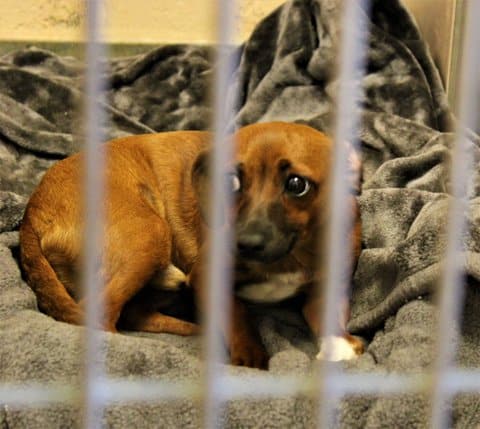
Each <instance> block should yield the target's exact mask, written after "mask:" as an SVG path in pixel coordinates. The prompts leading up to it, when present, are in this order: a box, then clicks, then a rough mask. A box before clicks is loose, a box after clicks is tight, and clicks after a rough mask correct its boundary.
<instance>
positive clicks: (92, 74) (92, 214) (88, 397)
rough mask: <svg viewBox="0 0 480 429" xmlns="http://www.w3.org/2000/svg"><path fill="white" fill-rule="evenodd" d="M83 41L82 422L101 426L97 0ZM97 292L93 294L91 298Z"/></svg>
mask: <svg viewBox="0 0 480 429" xmlns="http://www.w3.org/2000/svg"><path fill="white" fill-rule="evenodd" d="M85 6H86V17H87V28H86V35H87V44H86V64H87V70H86V82H85V86H86V87H85V90H86V95H85V119H86V133H85V135H86V142H85V143H86V149H85V165H84V172H85V178H84V192H85V200H84V204H85V206H84V210H85V212H84V213H85V231H84V234H85V235H84V237H85V243H84V256H83V258H84V260H83V263H84V266H83V269H84V272H83V287H84V292H85V297H86V311H85V317H86V321H85V324H86V331H85V335H86V338H85V384H84V386H83V388H84V390H83V407H84V416H83V418H84V420H83V424H84V427H85V428H88V429H93V428H99V427H100V426H101V414H102V405H101V404H100V402H101V401H100V396H99V394H100V393H99V392H100V391H101V389H99V384H98V383H99V381H100V378H101V375H102V372H103V371H102V370H103V368H102V366H101V363H100V362H101V359H100V358H101V355H100V347H99V345H100V333H99V332H98V331H96V329H98V327H99V326H100V325H101V321H102V317H101V314H102V308H101V302H99V300H98V291H99V290H101V289H102V279H101V277H100V273H99V270H98V267H99V266H100V262H101V253H102V247H103V240H102V234H103V204H102V202H103V197H104V186H103V185H104V179H103V164H104V154H103V152H102V150H101V143H102V141H103V135H102V129H101V127H102V124H103V122H104V114H103V109H102V107H101V104H100V101H99V99H100V97H101V94H102V93H103V89H104V82H103V79H102V65H101V61H102V60H104V59H105V55H104V54H105V52H104V49H103V46H102V42H101V25H102V22H101V12H102V11H101V8H102V6H103V3H102V1H101V0H86V3H85ZM96 297H97V299H96Z"/></svg>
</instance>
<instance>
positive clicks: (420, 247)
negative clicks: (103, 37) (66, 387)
mask: <svg viewBox="0 0 480 429" xmlns="http://www.w3.org/2000/svg"><path fill="white" fill-rule="evenodd" d="M336 7H337V1H335V0H316V1H315V0H294V1H290V2H288V3H286V4H285V5H284V6H283V7H281V8H279V9H278V10H277V11H275V12H274V13H272V14H271V15H270V16H268V17H267V18H265V19H264V20H263V21H262V22H260V23H259V24H258V26H257V28H256V29H255V31H254V32H253V34H252V35H251V37H250V38H249V40H248V41H246V43H245V44H244V45H243V46H242V47H240V48H239V50H238V54H239V57H238V58H239V61H238V64H237V68H236V71H235V75H234V76H232V90H237V91H239V94H240V100H239V106H238V111H237V114H236V117H235V121H236V124H237V125H243V124H248V123H254V122H258V121H269V120H285V121H297V122H304V123H308V124H310V125H312V126H314V127H317V128H319V129H322V130H325V131H329V129H330V125H329V124H330V117H331V111H332V96H333V93H334V89H335V86H336V80H335V78H334V76H333V74H332V73H331V66H332V64H333V62H334V61H335V54H334V51H333V49H332V46H333V45H335V42H336V37H337V31H338V28H337V26H338V23H337V22H336V21H335V20H334V19H333V18H332V17H333V16H334V15H333V14H334V12H335V8H336ZM370 23H371V25H370V28H369V30H370V32H371V34H370V38H369V49H368V53H367V57H368V66H367V73H366V75H365V77H363V80H362V84H363V88H364V90H365V94H364V100H363V106H364V109H363V119H362V123H361V128H360V134H359V135H360V139H361V141H362V155H363V183H362V191H361V195H360V196H359V203H360V207H361V216H362V221H363V247H364V248H363V251H362V254H361V257H360V261H359V263H358V267H357V270H356V273H355V286H354V289H353V293H352V319H351V321H350V324H349V328H350V330H351V331H352V332H353V333H355V334H358V335H362V336H363V337H365V338H366V339H367V341H368V347H367V351H366V353H365V354H364V355H362V356H361V357H359V358H358V359H357V360H354V361H350V362H348V363H347V364H345V368H346V369H347V370H351V371H367V372H377V373H378V372H379V373H391V372H393V373H398V372H400V373H410V374H411V373H418V372H421V371H422V370H425V369H426V368H428V366H429V364H430V363H431V362H432V355H431V347H432V344H433V341H434V332H435V321H436V309H435V307H434V305H433V304H432V303H431V292H432V291H433V290H434V288H435V286H436V285H437V284H438V277H439V273H440V271H441V254H442V250H443V249H444V246H445V234H444V233H443V227H444V225H445V219H446V207H447V203H448V200H449V195H448V188H449V174H448V168H447V164H448V160H449V157H450V152H451V151H450V148H451V145H452V143H453V141H454V137H453V135H452V134H451V133H449V131H450V130H451V126H452V125H451V124H452V117H451V114H450V112H449V110H448V107H447V105H446V98H445V94H444V91H443V88H442V85H441V82H440V79H439V75H438V72H437V70H436V68H435V66H434V65H433V62H432V59H431V57H430V55H429V53H428V49H427V47H426V46H425V44H424V42H423V41H422V40H421V38H420V36H419V33H418V30H417V29H416V27H415V25H414V23H413V22H412V19H411V17H410V16H409V15H408V13H407V12H406V11H405V10H404V9H403V8H402V6H401V5H400V4H399V2H398V1H397V0H389V1H384V0H378V1H374V2H373V10H372V13H371V18H370ZM109 66H110V68H109V75H108V77H109V78H110V82H111V87H110V88H109V90H108V93H107V104H106V109H107V111H108V112H109V118H110V121H109V123H108V126H107V127H106V129H105V132H106V134H107V135H108V137H115V136H120V135H126V134H136V133H145V132H156V131H165V130H175V129H205V128H207V127H208V124H209V119H210V114H211V109H210V107H209V105H208V92H207V87H208V83H209V79H210V78H211V75H212V71H213V69H214V66H215V65H214V63H213V62H212V60H211V55H210V50H209V49H208V48H205V47H198V46H165V47H160V48H158V49H156V50H153V51H151V52H148V53H147V54H144V55H138V56H135V57H129V58H119V59H113V60H110V61H109ZM82 76H83V65H82V63H81V62H79V61H78V60H76V59H74V58H68V57H59V56H56V55H55V54H53V53H51V52H47V51H43V50H40V49H35V48H30V49H25V50H21V51H17V52H12V53H10V54H8V55H5V56H3V57H1V58H0V160H1V161H0V162H1V171H0V233H1V234H0V270H1V276H0V344H1V347H0V382H2V383H3V382H16V383H21V382H29V381H39V382H44V383H48V384H51V383H55V382H61V383H69V382H78V380H79V369H80V367H81V351H80V346H79V344H80V338H81V333H82V329H83V328H80V327H76V326H70V325H67V324H64V323H60V322H56V321H54V320H52V319H51V318H49V317H48V316H46V315H44V314H42V313H40V312H39V311H38V309H37V305H36V300H35V296H34V294H33V293H32V291H31V290H30V289H29V287H28V286H27V285H26V284H25V283H24V281H23V280H22V277H21V272H20V269H19V266H18V259H17V257H18V232H17V230H18V226H19V222H20V220H21V217H22V214H23V210H24V207H25V204H26V201H27V199H28V196H29V194H30V193H31V192H32V190H33V188H34V186H35V185H36V184H37V183H38V181H39V179H40V178H41V176H42V174H43V172H44V171H45V170H46V169H47V168H48V167H49V166H51V165H52V164H53V163H54V162H55V161H56V160H58V159H61V158H63V157H65V156H67V155H69V154H71V153H74V152H76V151H77V150H79V149H80V143H79V142H81V136H80V134H81V133H80V132H79V130H80V125H79V124H80V121H79V114H78V113H79V106H80V98H81V79H82ZM471 153H472V156H473V157H474V159H475V163H476V164H478V159H479V157H480V151H479V148H478V141H477V140H476V139H475V138H472V144H471ZM477 170H478V168H477ZM474 180H475V183H474V186H473V187H472V192H471V195H470V197H471V211H470V212H469V215H468V216H469V230H470V234H468V236H466V238H465V261H466V272H467V276H466V286H465V287H466V290H467V293H466V296H467V299H466V304H465V307H464V320H463V325H462V332H461V336H460V341H459V350H458V356H457V359H458V363H459V364H460V365H461V366H463V367H477V366H478V365H479V363H480V352H479V350H480V334H479V333H480V330H477V329H476V328H477V327H478V326H480V318H479V316H477V312H476V311H475V309H478V307H479V305H480V294H479V290H478V288H477V287H476V285H477V284H478V281H479V280H480V259H479V257H480V255H479V251H480V242H479V240H478V237H479V236H480V235H479V234H480V207H479V205H480V199H479V194H480V181H479V179H478V177H475V179H474ZM253 310H254V311H255V310H256V311H255V313H256V315H255V317H256V318H257V320H258V326H259V328H260V331H261V335H262V338H263V341H264V343H265V345H266V347H267V350H268V352H269V353H270V356H271V359H270V368H269V374H271V375H272V377H274V376H275V375H277V374H306V373H307V374H308V373H309V371H311V366H312V361H313V358H314V356H315V353H316V352H317V350H318V344H316V342H315V341H312V339H311V337H310V335H309V333H308V330H307V329H306V326H305V323H304V321H303V319H302V317H301V315H300V313H299V311H298V309H297V308H296V307H295V305H291V306H285V307H279V308H261V309H258V308H257V309H253ZM101 339H102V343H103V346H104V350H105V353H106V370H107V372H108V374H109V376H112V377H127V378H128V379H135V378H136V377H146V378H148V379H152V380H167V381H176V380H190V379H194V380H197V379H198V377H199V375H200V373H201V369H202V362H201V358H200V356H199V350H200V341H199V339H198V338H182V337H177V336H173V335H167V334H162V335H153V334H151V335H148V334H138V333H124V334H108V333H105V334H102V335H101ZM228 370H229V372H231V373H233V374H237V375H238V376H240V377H249V376H251V375H253V374H255V373H256V370H253V369H248V368H233V367H232V368H229V369H228ZM312 410H313V408H312V404H311V403H310V402H309V401H308V400H306V399H305V398H303V397H301V396H298V397H283V398H272V399H262V400H256V399H255V398H251V399H248V400H245V399H243V400H234V401H230V402H229V403H228V404H227V407H226V408H225V413H224V416H223V419H224V420H223V423H224V424H225V425H226V427H272V428H273V427H275V428H277V427H281V428H294V427H298V428H301V427H311V426H312V425H313V413H312ZM427 410H428V402H427V400H426V398H425V397H423V396H421V395H414V394H411V395H393V396H387V397H379V396H375V395H368V396H367V395H359V396H352V397H346V398H344V399H343V401H342V402H341V404H340V405H339V408H338V422H337V424H338V427H344V428H378V427H385V428H392V427H405V428H407V427H408V428H410V427H424V426H426V425H427V415H428V413H427ZM452 414H453V423H454V425H455V426H456V427H472V426H474V425H476V424H478V423H479V422H480V398H479V396H477V395H458V396H457V397H456V398H455V402H454V407H453V413H452ZM200 415H201V413H200V411H199V409H198V408H196V406H195V404H194V403H193V402H192V401H189V400H181V401H173V402H168V403H165V402H162V401H160V400H158V401H155V402H150V403H148V404H141V403H131V404H127V405H126V404H122V405H112V406H109V407H107V409H106V411H105V414H104V423H105V426H106V427H112V428H125V427H138V428H143V427H165V428H173V427H182V428H184V427H185V428H189V427H191V428H194V427H198V419H199V418H200ZM78 421H79V415H78V409H76V408H75V407H71V406H68V405H55V406H49V407H46V408H35V407H31V408H28V409H15V408H12V407H11V406H9V405H8V404H4V405H3V406H2V407H1V409H0V425H1V427H4V428H7V427H8V428H10V429H12V428H61V427H74V426H76V425H77V424H78Z"/></svg>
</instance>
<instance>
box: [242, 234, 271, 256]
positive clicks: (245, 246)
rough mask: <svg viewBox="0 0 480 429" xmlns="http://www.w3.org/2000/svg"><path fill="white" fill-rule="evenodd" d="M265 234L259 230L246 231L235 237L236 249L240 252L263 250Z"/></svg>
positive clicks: (248, 252)
mask: <svg viewBox="0 0 480 429" xmlns="http://www.w3.org/2000/svg"><path fill="white" fill-rule="evenodd" d="M265 243H266V240H265V235H264V234H262V233H259V232H246V233H243V234H241V235H239V237H238V238H237V249H238V251H239V252H240V253H241V254H251V253H259V252H263V251H264V250H265Z"/></svg>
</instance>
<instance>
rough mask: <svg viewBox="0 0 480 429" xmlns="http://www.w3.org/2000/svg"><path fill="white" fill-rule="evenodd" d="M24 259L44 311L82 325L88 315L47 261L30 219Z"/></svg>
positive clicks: (22, 240)
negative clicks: (85, 315) (85, 314)
mask: <svg viewBox="0 0 480 429" xmlns="http://www.w3.org/2000/svg"><path fill="white" fill-rule="evenodd" d="M20 257H21V262H22V265H23V269H24V272H25V275H26V277H27V282H28V284H29V286H30V287H31V288H32V289H33V291H34V292H35V294H36V296H37V302H38V307H39V308H40V310H42V311H43V312H45V313H46V314H48V315H49V316H51V317H53V318H54V319H56V320H59V321H61V322H67V323H73V324H75V325H80V324H82V323H83V322H84V312H83V310H82V309H81V307H80V305H78V303H77V302H75V300H74V299H73V298H72V297H71V296H70V294H69V293H68V292H67V289H66V288H65V286H64V285H63V283H62V282H61V281H60V279H59V278H58V276H57V273H56V272H55V270H54V269H53V267H52V266H51V264H50V262H49V261H48V259H47V258H46V256H45V254H44V252H43V250H42V246H41V243H40V239H39V237H38V234H37V233H36V232H35V229H34V227H33V225H32V224H31V222H30V220H29V218H28V216H25V217H24V220H23V223H22V225H21V226H20Z"/></svg>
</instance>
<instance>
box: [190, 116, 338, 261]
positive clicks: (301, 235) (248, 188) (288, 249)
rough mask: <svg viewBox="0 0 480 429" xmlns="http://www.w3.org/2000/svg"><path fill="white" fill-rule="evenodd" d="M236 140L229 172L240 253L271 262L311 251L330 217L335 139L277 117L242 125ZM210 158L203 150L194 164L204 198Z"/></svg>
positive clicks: (197, 186) (239, 255) (202, 198)
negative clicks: (327, 212) (329, 185)
mask: <svg viewBox="0 0 480 429" xmlns="http://www.w3.org/2000/svg"><path fill="white" fill-rule="evenodd" d="M235 141H236V154H235V159H234V161H233V162H232V163H231V165H229V166H228V167H227V170H226V173H227V177H228V180H229V183H230V186H231V190H232V192H233V193H234V204H233V216H232V217H233V218H234V219H235V220H234V221H232V223H233V224H234V231H235V237H236V240H235V246H236V248H235V250H236V256H237V258H241V259H244V260H249V261H257V262H261V263H266V264H270V263H275V262H281V261H282V260H283V258H285V257H287V256H288V255H290V254H291V253H292V252H296V251H299V252H300V251H302V249H303V250H305V248H306V247H309V248H310V250H311V247H312V245H314V243H316V240H317V232H318V230H319V226H321V225H322V224H323V223H324V222H325V219H324V216H322V214H325V212H326V206H327V198H328V179H329V175H330V164H331V155H332V143H331V140H330V139H329V138H328V137H327V136H326V135H324V134H322V133H321V132H319V131H316V130H314V129H313V128H310V127H308V126H305V125H299V124H290V123H281V122H274V123H260V124H255V125H250V126H247V127H244V128H241V129H240V130H239V131H238V132H237V133H236V135H235ZM207 159H208V156H207V155H206V154H202V155H200V157H199V158H198V159H197V162H196V163H195V166H194V168H193V184H194V188H195V189H196V192H197V194H198V195H199V199H200V201H205V200H206V197H207V196H208V191H207V189H208V186H209V183H208V181H207V180H205V179H206V177H207V176H208V174H207V172H208V168H207V167H206V165H207V164H206V160H207Z"/></svg>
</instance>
